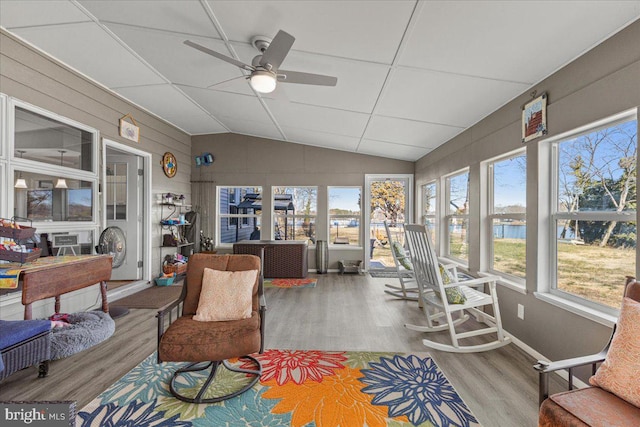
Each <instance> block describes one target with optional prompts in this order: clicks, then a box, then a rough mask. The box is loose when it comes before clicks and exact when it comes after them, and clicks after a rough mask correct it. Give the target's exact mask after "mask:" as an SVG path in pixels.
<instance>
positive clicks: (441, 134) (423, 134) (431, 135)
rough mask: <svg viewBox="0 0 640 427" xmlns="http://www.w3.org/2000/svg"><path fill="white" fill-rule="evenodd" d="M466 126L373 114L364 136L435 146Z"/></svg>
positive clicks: (387, 140) (428, 146)
mask: <svg viewBox="0 0 640 427" xmlns="http://www.w3.org/2000/svg"><path fill="white" fill-rule="evenodd" d="M463 130H464V128H462V127H455V126H445V125H439V124H434V123H425V122H419V121H416V120H405V119H398V118H395V117H386V116H373V117H372V118H371V120H370V121H369V124H368V125H367V131H366V132H365V133H364V137H365V138H368V139H375V140H378V141H386V142H395V143H400V144H404V145H413V146H415V147H421V148H431V149H433V148H435V147H437V146H438V145H440V144H442V143H443V142H446V141H448V140H449V139H451V138H453V137H454V136H455V135H457V134H459V133H460V132H462V131H463Z"/></svg>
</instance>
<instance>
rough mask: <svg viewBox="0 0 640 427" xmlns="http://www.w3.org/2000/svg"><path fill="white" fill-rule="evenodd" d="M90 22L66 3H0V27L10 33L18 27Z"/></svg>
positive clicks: (74, 7) (79, 11) (83, 14)
mask: <svg viewBox="0 0 640 427" xmlns="http://www.w3.org/2000/svg"><path fill="white" fill-rule="evenodd" d="M90 21H91V18H89V17H88V16H87V15H86V14H85V13H84V12H82V11H81V10H80V9H78V8H77V7H76V6H75V5H74V4H73V3H70V2H68V1H51V0H39V1H6V0H3V1H0V25H2V26H3V27H5V28H6V29H8V30H12V31H13V30H14V29H17V28H20V27H36V26H39V25H58V24H68V23H72V22H90Z"/></svg>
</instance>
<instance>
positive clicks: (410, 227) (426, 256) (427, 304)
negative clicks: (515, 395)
mask: <svg viewBox="0 0 640 427" xmlns="http://www.w3.org/2000/svg"><path fill="white" fill-rule="evenodd" d="M404 230H405V236H406V240H407V243H408V245H409V252H410V254H411V261H412V264H413V268H414V271H415V275H416V282H417V285H418V289H419V295H420V299H421V303H422V308H423V311H424V313H425V315H426V318H427V326H419V325H410V324H406V325H405V327H407V328H408V329H411V330H415V331H420V332H437V331H445V330H449V333H450V335H451V343H452V344H443V343H438V342H435V341H431V340H427V339H424V340H422V342H423V344H424V345H425V346H427V347H430V348H434V349H436V350H441V351H448V352H454V353H473V352H480V351H487V350H493V349H495V348H499V347H502V346H504V345H506V344H509V343H510V342H511V339H510V338H509V337H507V336H505V334H504V331H503V330H502V321H501V320H500V307H499V306H498V296H497V294H496V280H497V279H498V278H499V277H498V276H487V277H481V278H478V279H472V280H465V281H464V282H458V279H457V277H456V276H453V275H449V276H448V279H449V281H450V283H448V284H445V283H444V281H443V277H442V274H441V270H440V265H439V264H438V258H437V256H436V253H435V251H434V250H433V247H432V246H431V241H430V238H429V234H428V231H427V229H426V227H425V226H424V225H418V224H407V225H405V227H404ZM443 271H444V269H443ZM478 285H488V288H489V294H486V293H484V292H480V291H478V290H476V289H473V288H472V287H475V286H478ZM456 288H457V289H458V290H459V291H460V292H461V294H459V295H460V296H462V295H464V297H463V298H461V299H466V301H464V302H461V303H459V304H454V303H450V302H449V298H448V297H447V289H453V290H454V291H455V289H456ZM450 292H452V291H450ZM485 305H491V306H492V308H493V313H494V314H493V316H491V315H490V314H488V313H485V312H484V311H482V310H481V309H480V308H482V307H483V306H485ZM430 308H435V309H437V310H436V311H435V313H434V314H430V312H429V310H430ZM464 310H467V311H469V312H470V313H472V314H473V315H474V316H475V317H476V319H481V320H482V321H483V322H484V323H486V324H487V325H488V327H487V328H481V329H476V330H473V331H468V332H456V326H457V325H459V324H461V323H463V322H465V321H467V320H468V319H469V316H468V315H467V314H466V313H464ZM454 312H459V313H460V318H458V319H456V320H453V317H452V313H454ZM443 317H444V318H445V320H446V323H439V324H437V325H436V324H434V320H438V321H439V322H442V320H443V319H442V318H443ZM485 334H496V335H497V339H496V340H495V341H491V342H488V343H485V344H477V345H460V343H459V342H458V340H460V339H463V338H469V337H474V336H478V335H485Z"/></svg>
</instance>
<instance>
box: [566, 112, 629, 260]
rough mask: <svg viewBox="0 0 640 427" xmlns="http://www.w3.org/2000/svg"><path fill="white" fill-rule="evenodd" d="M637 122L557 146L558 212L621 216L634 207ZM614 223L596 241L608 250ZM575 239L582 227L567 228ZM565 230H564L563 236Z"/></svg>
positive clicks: (593, 237) (608, 225)
mask: <svg viewBox="0 0 640 427" xmlns="http://www.w3.org/2000/svg"><path fill="white" fill-rule="evenodd" d="M637 145H638V137H637V122H636V121H630V122H625V123H620V124H617V125H615V126H611V127H608V128H605V129H600V130H597V131H595V132H591V133H588V134H585V135H581V136H579V137H577V138H575V139H573V140H570V141H566V142H563V143H562V144H560V169H559V173H560V188H559V194H558V197H559V205H560V206H559V208H560V210H564V211H566V212H576V211H585V210H593V211H612V210H615V211H616V212H622V211H624V210H627V209H635V207H636V169H637ZM616 225H617V221H610V222H608V223H607V226H606V228H604V229H603V230H604V231H602V232H601V235H600V236H598V238H596V237H595V236H594V235H593V230H592V231H591V232H590V239H593V241H595V240H599V241H600V246H602V247H604V246H607V244H608V243H609V240H610V239H611V236H612V233H613V231H614V230H615V229H616ZM570 226H571V227H572V228H574V229H575V230H576V237H578V233H580V230H581V229H584V227H581V226H579V225H578V224H576V223H575V221H573V222H572V224H570ZM566 229H567V226H565V229H564V230H563V235H564V233H565V232H566Z"/></svg>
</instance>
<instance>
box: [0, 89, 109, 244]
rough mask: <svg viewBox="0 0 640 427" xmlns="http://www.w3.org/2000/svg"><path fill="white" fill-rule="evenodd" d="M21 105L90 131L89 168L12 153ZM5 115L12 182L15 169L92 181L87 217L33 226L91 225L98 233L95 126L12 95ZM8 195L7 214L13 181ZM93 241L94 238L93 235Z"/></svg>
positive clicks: (97, 136) (67, 227) (97, 137)
mask: <svg viewBox="0 0 640 427" xmlns="http://www.w3.org/2000/svg"><path fill="white" fill-rule="evenodd" d="M16 108H21V109H23V110H26V111H29V112H33V113H35V114H39V115H41V116H44V117H46V118H49V119H51V120H55V121H58V122H60V123H63V124H65V125H68V126H73V127H75V128H78V129H81V130H83V131H85V132H88V133H90V134H91V138H92V153H91V157H92V160H91V161H92V165H93V167H92V170H90V171H85V170H81V169H75V168H70V167H66V166H62V165H55V164H50V163H44V162H39V161H36V160H29V159H23V158H20V157H17V156H16V155H15V110H16ZM5 112H6V113H5V115H4V116H3V117H6V120H7V126H6V128H7V130H6V132H7V134H6V138H8V141H7V143H6V144H4V146H5V147H6V148H7V153H6V158H7V160H8V162H9V168H8V171H7V172H8V177H7V179H8V178H11V182H13V181H14V179H15V175H16V173H20V172H26V173H30V172H33V173H37V174H43V175H47V176H52V177H56V178H65V179H72V180H79V181H86V182H90V183H91V189H92V210H91V220H90V221H33V226H34V227H36V228H38V229H40V230H41V231H42V232H47V231H48V232H58V231H76V230H78V229H82V230H88V229H91V230H92V231H93V232H94V234H95V233H97V231H98V228H99V227H100V220H101V218H100V217H99V194H98V193H99V183H100V176H99V173H98V166H97V165H98V151H99V147H98V143H99V141H100V132H99V131H98V130H97V129H94V128H92V127H89V126H86V125H84V124H82V123H79V122H76V121H75V120H72V119H69V118H67V117H64V116H61V115H59V114H56V113H54V112H51V111H48V110H45V109H43V108H40V107H37V106H35V105H32V104H29V103H26V102H23V101H20V100H18V99H15V98H11V97H8V98H7V102H6V109H5ZM7 193H8V194H7V198H8V199H9V202H10V203H8V205H9V208H8V212H7V215H9V216H13V215H12V214H11V212H15V197H16V195H15V188H14V187H13V185H11V186H8V191H7ZM65 199H66V200H68V195H65ZM94 241H97V238H96V236H95V235H94Z"/></svg>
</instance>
